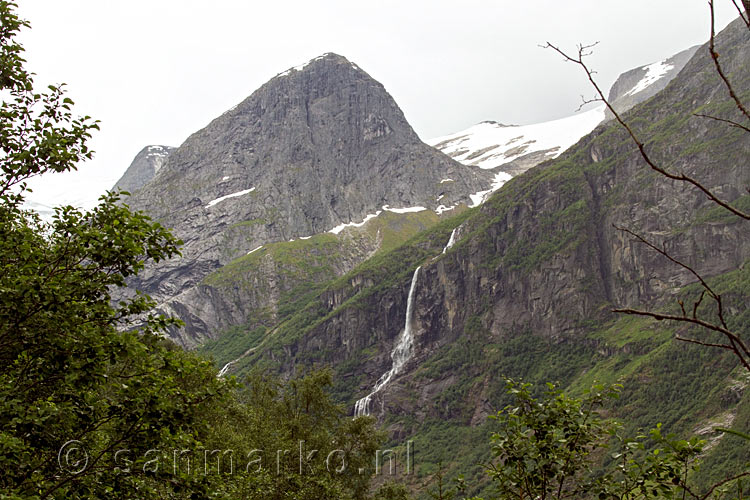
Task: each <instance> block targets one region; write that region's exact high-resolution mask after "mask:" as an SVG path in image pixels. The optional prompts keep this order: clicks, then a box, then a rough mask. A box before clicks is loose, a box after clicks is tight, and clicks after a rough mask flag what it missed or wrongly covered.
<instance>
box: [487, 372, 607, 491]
mask: <svg viewBox="0 0 750 500" xmlns="http://www.w3.org/2000/svg"><path fill="white" fill-rule="evenodd" d="M507 388H508V393H509V394H511V395H513V397H514V398H515V403H514V404H513V405H508V406H506V407H505V408H504V409H503V410H501V411H500V412H498V414H497V415H495V416H494V417H492V418H494V419H495V420H497V421H498V424H499V427H500V430H499V431H498V432H496V433H494V434H492V438H491V442H492V453H493V455H494V456H495V460H494V461H493V462H492V463H490V465H489V466H488V471H489V475H490V477H491V478H492V480H493V482H494V484H495V486H496V487H497V489H498V492H499V497H498V498H519V499H523V498H529V499H531V498H538V499H541V500H544V499H547V498H556V499H560V498H571V497H579V496H581V495H582V494H583V493H585V492H586V491H587V490H586V489H585V484H586V483H585V480H586V479H587V477H586V476H587V475H589V474H590V473H591V462H592V458H591V455H592V453H593V452H595V451H596V450H598V449H599V448H603V447H605V446H606V443H607V441H608V440H609V436H610V434H613V433H614V431H615V430H616V426H615V424H614V423H613V422H610V421H606V420H603V419H602V418H601V417H600V416H599V414H598V411H599V409H600V408H601V406H602V404H603V403H604V402H605V401H606V400H607V399H609V398H614V397H616V396H617V394H618V389H619V388H618V386H612V387H604V386H598V387H595V388H593V389H592V390H591V391H589V392H588V393H587V395H586V396H585V398H583V399H574V398H569V397H567V396H565V395H564V394H563V393H562V392H561V391H560V390H559V389H558V388H556V387H555V386H554V385H553V384H547V390H546V391H545V393H544V397H543V398H541V399H540V398H535V397H533V395H532V392H531V391H532V385H531V384H528V383H518V382H515V381H513V380H508V381H507Z"/></svg>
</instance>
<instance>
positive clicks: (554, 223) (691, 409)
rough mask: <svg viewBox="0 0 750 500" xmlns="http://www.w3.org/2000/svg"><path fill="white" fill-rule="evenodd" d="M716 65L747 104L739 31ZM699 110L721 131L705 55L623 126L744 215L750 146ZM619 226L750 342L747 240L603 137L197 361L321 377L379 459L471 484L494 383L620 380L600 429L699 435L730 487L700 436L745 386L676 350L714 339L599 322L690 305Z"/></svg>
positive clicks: (747, 63) (606, 133)
mask: <svg viewBox="0 0 750 500" xmlns="http://www.w3.org/2000/svg"><path fill="white" fill-rule="evenodd" d="M717 46H718V51H719V52H720V53H721V54H722V64H723V66H724V68H725V71H726V72H727V73H728V74H731V75H732V81H733V82H734V84H735V86H736V87H735V88H740V89H742V88H748V86H750V32H748V30H747V29H746V28H745V27H744V25H743V24H742V23H741V21H740V20H737V21H735V22H734V23H732V24H730V25H729V27H728V28H727V29H726V30H724V31H723V32H722V33H721V34H720V35H719V36H718V38H717ZM698 110H700V111H701V112H703V113H708V114H713V115H715V116H716V117H718V118H720V119H737V118H736V116H735V114H736V109H735V106H734V104H733V102H732V101H731V99H730V98H729V96H728V93H727V91H726V88H725V87H724V85H723V83H722V82H721V81H720V79H719V78H718V77H717V76H716V74H715V72H714V71H713V62H712V60H711V58H710V56H709V54H708V52H707V51H706V50H705V49H701V50H699V51H698V52H696V53H695V55H694V56H693V57H692V58H691V59H690V61H689V62H688V63H687V64H686V65H685V67H684V68H683V70H682V71H681V72H680V73H679V74H678V76H677V77H675V79H674V80H673V81H672V82H671V84H670V85H668V86H667V87H666V88H665V89H663V91H662V92H659V93H658V94H656V95H655V96H653V97H652V98H651V99H648V100H646V101H645V102H643V103H641V104H639V105H637V106H635V107H634V108H633V109H632V110H631V111H630V112H629V114H628V120H629V121H630V123H631V126H632V127H633V129H634V131H635V133H637V134H638V135H639V136H641V137H642V138H643V139H644V140H647V141H648V142H647V144H648V146H647V147H648V151H649V155H651V157H652V158H653V159H654V160H655V161H656V162H657V163H658V164H660V165H664V166H666V167H668V168H669V169H670V170H672V171H675V172H685V173H686V174H689V175H692V176H694V177H696V178H698V179H700V180H701V182H703V183H704V184H705V185H706V186H707V187H709V188H710V189H712V190H714V191H715V192H718V193H721V196H722V197H723V198H724V199H726V200H728V201H729V202H730V203H733V204H737V205H738V206H741V207H744V209H745V210H747V209H748V207H750V196H748V194H747V192H746V190H745V187H746V186H747V185H749V184H750V171H748V169H747V168H746V165H747V158H748V157H750V135H748V134H746V133H744V132H743V131H741V130H739V129H738V128H732V127H727V126H725V124H724V123H722V122H721V121H719V120H707V119H704V118H701V117H697V116H695V113H696V111H698ZM615 225H619V226H625V227H627V228H629V229H631V230H633V231H635V232H637V233H639V234H641V235H643V236H644V237H646V238H648V239H649V240H653V241H654V242H656V244H657V245H663V246H664V248H665V249H667V250H668V251H669V252H670V254H671V255H674V256H676V257H677V258H679V259H682V260H684V261H685V262H686V263H688V264H689V265H691V266H693V267H694V268H695V269H696V270H697V271H698V272H700V273H701V274H703V275H704V276H706V277H707V278H708V279H709V280H710V283H711V284H712V286H713V287H715V289H716V290H717V291H718V293H721V294H722V297H723V300H724V301H725V302H724V304H725V311H726V314H727V321H728V323H729V324H730V325H732V327H733V328H736V329H737V330H738V331H739V332H741V334H742V335H748V334H750V329H749V326H748V325H750V323H749V322H748V314H750V310H749V309H748V304H749V303H750V295H748V291H749V290H750V265H749V264H750V260H748V259H749V257H750V240H749V239H748V238H747V227H746V226H747V224H746V223H745V222H742V221H740V220H739V219H737V218H734V217H731V216H728V215H727V213H726V212H724V211H722V210H720V209H717V207H716V206H715V205H714V204H713V203H711V202H710V201H708V200H707V199H706V197H705V196H704V195H703V193H701V192H700V191H698V190H697V189H694V188H692V187H690V186H687V185H685V184H682V183H676V182H673V181H671V180H668V179H666V178H664V177H662V176H660V175H658V174H656V173H655V172H654V171H652V170H651V169H649V168H648V167H647V166H646V165H645V164H644V162H643V159H642V157H641V156H640V154H639V153H638V150H637V149H636V147H635V146H634V144H633V142H632V141H631V139H630V138H629V137H628V135H627V134H626V133H625V131H624V130H622V129H621V128H620V127H619V125H618V124H616V123H613V122H611V121H610V122H608V123H605V124H602V125H599V126H598V127H597V128H596V129H595V130H594V131H593V132H592V133H590V134H589V135H587V136H585V137H584V138H582V139H581V140H580V141H579V142H578V143H577V144H575V145H574V146H573V147H572V148H570V149H569V150H568V151H566V152H565V153H563V154H562V155H560V156H559V157H558V158H556V159H555V160H552V161H548V162H544V163H542V164H540V165H539V166H537V167H536V168H532V169H530V170H528V171H527V172H525V173H524V174H522V175H519V176H517V177H515V178H513V179H512V180H510V181H509V182H507V183H506V184H505V185H504V186H503V187H502V188H501V189H500V190H498V191H497V192H496V193H495V194H494V195H492V196H491V197H490V198H489V199H488V200H487V201H486V202H485V203H484V204H482V205H481V206H480V207H478V208H474V209H469V210H466V211H464V212H462V213H460V214H458V215H456V216H454V217H452V218H449V219H444V220H442V221H441V222H439V223H438V224H436V225H434V226H433V227H431V228H429V229H428V230H426V231H424V232H421V233H419V234H417V235H415V236H414V237H412V238H411V239H409V240H408V241H407V242H406V243H405V244H403V245H400V246H398V247H396V248H394V249H393V250H391V251H388V252H382V253H380V254H378V255H376V256H374V257H372V258H370V259H368V260H367V261H365V262H363V263H361V264H359V265H358V266H356V267H355V268H354V269H352V270H351V271H349V272H348V273H346V274H345V275H343V276H341V277H338V278H336V279H333V280H331V281H329V282H328V283H325V284H322V285H321V284H318V285H316V287H315V288H314V289H312V290H310V293H309V294H307V295H305V296H302V295H298V296H296V298H295V300H294V301H292V302H291V305H292V306H293V307H290V311H288V312H287V313H286V314H285V315H280V316H279V317H280V319H281V320H282V321H281V322H279V323H277V324H274V325H271V326H270V327H265V328H257V329H254V330H252V331H250V330H247V329H245V328H243V327H242V326H241V325H239V326H238V327H237V328H236V329H235V330H233V331H231V332H230V333H229V334H228V335H227V336H226V337H224V338H223V339H218V340H216V341H214V342H210V343H208V344H206V345H205V346H204V348H203V350H204V352H207V353H210V354H213V355H214V356H215V358H216V361H217V363H220V364H221V365H223V366H224V368H225V369H224V370H223V371H224V372H225V373H230V374H232V373H234V374H242V373H245V372H247V371H248V370H250V369H252V368H262V369H264V370H273V371H277V372H279V373H281V374H282V375H284V376H291V375H293V374H295V373H300V372H304V371H305V370H306V369H308V368H309V367H312V366H329V367H331V368H332V369H333V370H334V372H335V374H336V380H337V383H336V392H335V394H336V396H337V398H338V399H339V400H341V401H343V402H345V403H346V404H347V405H348V407H349V408H350V411H351V412H352V414H354V413H355V408H356V411H357V413H370V414H372V415H374V416H375V417H377V418H378V420H379V421H380V422H381V423H382V424H383V425H384V426H385V427H386V429H387V430H388V431H389V433H390V436H391V439H392V443H393V445H394V446H396V445H398V444H399V443H401V444H403V443H404V442H405V441H406V440H407V439H412V440H413V441H414V446H415V447H416V449H419V450H420V452H419V453H420V455H419V456H420V461H421V466H422V467H424V470H436V467H437V464H438V463H441V462H442V463H443V464H446V463H449V464H450V470H449V471H448V473H450V474H453V473H458V472H464V473H466V474H467V477H474V476H477V475H479V474H481V471H479V472H477V468H476V467H473V468H472V465H475V464H477V463H483V462H486V460H487V459H488V457H489V449H488V446H487V439H488V435H489V432H490V430H491V423H485V422H487V420H486V419H487V416H488V415H491V414H492V413H494V412H495V411H497V410H498V409H500V408H502V407H503V405H504V404H505V402H507V399H506V395H505V381H504V378H505V377H506V376H509V377H514V378H523V379H524V380H526V381H530V382H537V383H543V382H547V381H558V382H559V383H560V384H561V386H562V387H563V388H564V389H565V390H566V391H567V392H569V393H572V394H580V393H581V391H583V390H585V389H586V388H588V387H590V386H591V384H593V383H594V382H615V381H621V382H622V383H624V385H625V389H624V391H623V395H622V397H621V399H620V401H619V402H618V403H617V405H616V406H615V407H614V408H612V409H611V411H612V412H613V414H615V415H617V416H620V417H623V418H626V419H627V420H626V421H627V422H629V427H628V431H630V432H636V429H637V428H649V427H652V426H655V425H656V424H657V423H658V422H662V423H663V424H664V427H665V429H669V431H674V432H678V433H680V434H682V435H686V436H689V435H691V434H694V433H699V432H701V433H703V434H704V435H705V437H710V438H711V439H712V443H713V444H712V446H713V447H712V448H711V449H710V452H709V453H707V458H706V460H707V462H706V464H707V465H706V467H705V468H703V469H702V472H701V474H703V475H704V476H706V475H711V474H719V473H722V472H726V471H727V470H731V467H732V464H737V463H740V464H741V463H744V461H745V459H746V455H742V454H741V453H740V454H739V455H738V453H737V447H736V446H734V447H733V445H732V443H731V440H728V439H727V438H721V435H713V434H709V433H710V432H712V431H711V429H712V427H713V426H712V425H711V422H729V425H732V424H733V425H734V426H735V428H737V429H745V430H746V429H748V427H749V426H750V412H748V408H750V391H747V390H746V387H747V386H748V384H749V383H750V381H748V380H746V378H745V377H743V373H742V372H740V370H737V362H736V359H735V358H734V357H733V356H731V353H730V354H726V353H724V352H722V351H721V350H713V349H710V348H706V347H702V346H696V345H692V344H686V343H680V342H675V341H674V340H673V339H674V336H675V335H681V336H686V337H693V338H701V339H705V340H706V341H708V342H712V341H715V340H716V339H713V338H712V337H710V336H708V337H706V336H705V335H706V334H705V332H703V331H701V330H700V329H694V328H690V327H687V326H684V325H675V324H669V323H668V322H661V321H654V320H652V319H649V318H642V317H631V316H623V315H618V314H614V313H613V312H612V309H613V308H615V307H639V308H656V309H658V310H666V311H670V310H675V308H676V307H678V305H677V300H678V299H679V300H684V301H685V302H686V303H692V302H688V301H689V300H691V299H692V300H694V299H695V296H696V294H695V291H696V287H695V277H694V276H693V275H692V274H691V273H689V272H688V271H686V270H685V269H682V268H680V267H678V266H674V265H671V264H670V263H669V262H667V261H666V260H665V259H663V258H662V257H661V256H660V255H659V254H657V253H655V252H653V251H651V250H650V249H649V248H648V247H646V246H645V245H642V244H639V243H638V242H637V241H634V240H633V239H632V238H631V237H629V236H628V235H627V234H626V233H624V232H621V231H618V230H617V229H616V228H615ZM407 479H408V478H407ZM417 481H418V479H417ZM469 493H472V492H469Z"/></svg>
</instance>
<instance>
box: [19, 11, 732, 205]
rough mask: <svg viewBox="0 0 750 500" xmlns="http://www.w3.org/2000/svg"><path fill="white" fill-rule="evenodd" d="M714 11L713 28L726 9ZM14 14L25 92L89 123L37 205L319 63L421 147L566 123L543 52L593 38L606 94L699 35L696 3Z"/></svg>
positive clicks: (99, 179)
mask: <svg viewBox="0 0 750 500" xmlns="http://www.w3.org/2000/svg"><path fill="white" fill-rule="evenodd" d="M717 3H718V4H719V5H718V24H719V26H720V27H724V26H725V25H726V24H727V23H728V22H729V21H730V20H731V19H733V18H734V17H736V11H735V10H734V7H733V6H732V4H731V2H730V1H729V0H726V1H724V0H718V2H717ZM19 12H20V14H21V16H22V17H24V18H26V19H27V20H28V21H30V22H31V25H32V29H31V30H26V31H24V33H23V35H22V37H21V41H22V43H23V44H24V46H25V48H26V58H27V59H28V68H29V69H31V70H32V71H34V72H35V73H36V74H37V77H36V79H37V83H38V84H48V83H60V82H65V83H67V84H68V90H69V96H70V97H71V98H73V99H74V100H75V102H76V108H75V109H76V110H77V111H78V112H79V113H80V114H88V115H91V116H93V117H95V118H97V119H99V120H101V128H102V129H101V132H99V133H97V134H96V135H95V138H94V140H93V141H92V142H91V145H92V146H93V148H94V149H95V150H96V151H97V156H96V159H95V160H94V161H92V162H90V164H89V165H85V166H83V167H82V169H81V175H79V176H73V177H70V178H63V179H57V178H56V179H55V181H54V182H49V181H48V180H46V179H44V180H45V181H46V182H41V183H36V184H35V185H36V191H37V192H36V193H35V194H34V195H33V199H35V200H36V201H44V200H47V201H48V202H57V201H61V200H63V199H65V200H67V201H70V200H76V199H78V198H82V197H83V198H86V197H90V195H89V196H86V195H88V194H89V193H87V192H85V191H89V192H90V191H91V190H92V189H93V190H95V189H99V188H101V187H102V186H103V187H104V188H107V187H110V186H111V185H112V184H113V183H114V181H116V180H117V178H119V176H120V175H121V174H122V172H123V171H124V170H125V169H126V168H127V166H128V165H129V163H130V161H131V160H132V159H133V157H134V156H135V155H136V153H138V151H139V150H140V149H141V148H142V147H144V146H145V145H148V144H165V145H170V146H178V145H180V144H181V143H182V142H183V141H184V140H185V139H186V138H187V136H188V135H190V134H191V133H193V132H195V131H197V130H198V129H200V128H202V127H203V126H205V125H206V124H207V123H208V122H209V121H211V120H212V119H213V118H215V117H216V116H218V115H220V114H221V113H222V112H224V111H225V110H227V109H229V108H230V107H232V106H234V105H235V104H237V103H238V102H240V101H241V100H243V99H244V98H245V97H247V96H249V95H250V94H251V93H252V92H253V91H254V90H255V89H257V88H258V87H260V86H261V85H262V84H263V83H265V82H266V81H267V80H269V79H270V78H272V77H273V76H274V75H276V74H277V73H279V72H281V71H284V70H285V69H287V68H289V67H291V66H295V65H297V64H300V63H303V62H305V61H307V60H309V59H311V58H313V57H315V56H318V55H320V54H322V53H325V52H336V53H338V54H341V55H343V56H345V57H347V58H348V59H349V60H351V61H353V62H356V63H357V65H359V66H360V67H362V68H363V69H364V70H365V71H367V72H368V73H369V74H370V75H371V76H373V77H374V78H375V79H377V80H379V81H380V82H381V83H383V85H385V87H386V89H388V91H389V92H390V93H391V95H393V97H394V98H395V99H396V101H397V102H398V104H399V105H400V106H401V108H402V109H403V111H404V113H405V114H406V118H407V119H408V120H409V121H410V123H411V124H412V126H413V127H414V128H415V130H416V131H417V133H418V134H419V135H420V137H422V138H423V139H427V138H430V137H435V136H440V135H445V134H448V133H452V132H456V131H459V130H462V129H464V128H466V127H468V126H470V125H473V124H475V123H477V122H479V121H482V120H497V121H500V122H503V123H514V124H528V123H535V122H540V121H547V120H552V119H556V118H561V117H564V116H567V115H569V114H571V113H573V112H575V110H576V108H577V107H578V104H579V102H580V95H581V94H586V95H587V96H588V95H591V91H590V89H589V87H588V86H587V82H586V80H585V78H584V76H583V75H582V73H581V72H580V70H579V69H577V68H575V67H574V66H573V65H572V64H566V63H564V62H563V61H562V60H561V58H560V57H559V56H558V55H556V54H554V53H552V52H551V51H549V50H544V49H542V48H540V47H539V45H540V44H543V43H544V42H545V41H550V42H553V43H556V44H559V45H561V46H562V47H565V48H568V49H574V47H575V44H576V43H578V42H585V43H590V42H595V41H599V42H600V44H599V46H598V47H597V48H596V53H595V55H594V56H593V57H592V58H591V64H592V65H593V66H594V67H595V68H596V70H597V71H598V75H597V76H598V79H599V80H600V83H602V84H603V86H604V87H605V88H609V86H610V85H611V84H612V83H613V82H614V80H615V79H616V78H617V76H618V75H619V74H620V73H622V72H624V71H626V70H628V69H631V68H634V67H637V66H642V65H645V64H648V63H651V62H654V61H657V60H660V59H663V58H666V57H669V56H671V55H673V54H674V53H676V52H679V51H680V50H682V49H685V48H687V47H689V46H691V45H695V44H698V43H703V42H704V41H705V40H706V39H707V36H708V33H709V25H708V15H707V14H708V7H707V5H706V2H705V1H703V0H630V1H628V2H622V1H613V0H565V1H561V0H526V1H518V0H515V1H509V0H508V1H506V0H494V1H491V0H464V1H460V2H459V1H455V0H453V1H443V0H430V1H426V0H424V1H423V0H418V1H411V0H409V1H407V0H399V1H390V0H385V1H383V0H381V1H368V2H360V1H356V0H347V1H326V0H318V1H309V0H308V1H289V0H275V1H270V2H269V1H264V2H250V1H229V0H214V1H212V2H206V1H204V0H202V1H198V0H181V1H177V0H149V1H145V0H130V1H128V2H114V1H102V0H66V1H64V2H61V1H60V0H33V1H31V0H22V3H21V5H20V7H19ZM76 188H77V189H82V190H83V191H84V192H80V193H73V192H72V190H74V189H76ZM66 191H67V192H66Z"/></svg>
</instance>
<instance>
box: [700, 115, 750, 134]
mask: <svg viewBox="0 0 750 500" xmlns="http://www.w3.org/2000/svg"><path fill="white" fill-rule="evenodd" d="M694 116H698V117H700V118H708V119H709V120H716V121H717V122H723V123H726V124H728V125H729V126H730V127H735V128H739V129H742V130H744V131H745V132H750V127H746V126H745V125H742V124H741V123H737V122H735V121H732V120H727V119H726V118H719V117H717V116H711V115H704V114H702V113H695V114H694Z"/></svg>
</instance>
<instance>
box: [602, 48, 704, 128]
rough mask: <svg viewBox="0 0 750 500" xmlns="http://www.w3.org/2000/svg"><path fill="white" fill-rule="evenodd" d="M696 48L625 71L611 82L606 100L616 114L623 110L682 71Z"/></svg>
mask: <svg viewBox="0 0 750 500" xmlns="http://www.w3.org/2000/svg"><path fill="white" fill-rule="evenodd" d="M699 47H700V46H699V45H696V46H695V47H690V48H689V49H685V50H683V51H681V52H678V53H677V54H675V55H673V56H672V57H668V58H667V59H664V60H663V61H658V62H655V63H652V64H647V65H646V66H640V67H638V68H633V69H631V70H630V71H626V72H625V73H623V74H621V75H620V76H619V77H618V78H617V80H615V83H614V84H612V88H610V89H609V96H607V100H608V101H609V102H610V104H612V106H613V107H614V108H615V110H616V111H617V112H618V113H623V112H625V111H627V110H629V109H630V108H632V107H633V106H635V105H636V104H639V103H642V102H643V101H645V100H646V99H649V98H650V97H653V96H655V95H656V94H657V93H659V92H660V91H661V90H662V89H663V88H664V87H666V86H667V84H668V83H669V82H671V81H672V80H673V79H674V78H675V77H676V76H677V75H678V74H679V73H680V71H682V68H684V67H685V65H686V64H687V63H688V61H689V60H690V58H691V57H693V54H695V52H696V51H697V50H698V48H699ZM612 118H614V116H613V115H612V112H610V111H609V110H607V111H606V119H607V120H611V119H612Z"/></svg>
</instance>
